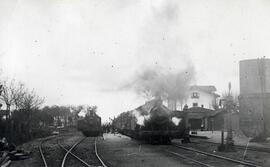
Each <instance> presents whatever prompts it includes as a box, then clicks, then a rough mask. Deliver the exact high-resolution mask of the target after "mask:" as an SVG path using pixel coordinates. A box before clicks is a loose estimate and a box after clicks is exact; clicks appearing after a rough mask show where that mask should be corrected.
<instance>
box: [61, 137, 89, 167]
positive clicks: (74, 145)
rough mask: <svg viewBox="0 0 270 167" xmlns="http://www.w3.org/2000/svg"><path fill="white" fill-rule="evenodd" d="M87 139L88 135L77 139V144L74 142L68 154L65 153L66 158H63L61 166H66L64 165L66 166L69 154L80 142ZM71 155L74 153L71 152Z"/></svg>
mask: <svg viewBox="0 0 270 167" xmlns="http://www.w3.org/2000/svg"><path fill="white" fill-rule="evenodd" d="M85 139H86V137H84V138H82V139H80V140H79V141H77V142H76V143H75V144H73V145H72V147H71V148H70V149H69V150H67V152H66V154H65V156H64V158H63V160H62V164H61V167H64V166H65V162H66V159H67V156H68V154H70V153H71V151H72V150H73V149H74V148H75V147H76V146H77V145H78V144H80V143H81V142H82V141H83V140H85ZM71 155H72V154H71Z"/></svg>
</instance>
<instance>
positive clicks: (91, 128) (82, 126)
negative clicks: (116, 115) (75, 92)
mask: <svg viewBox="0 0 270 167" xmlns="http://www.w3.org/2000/svg"><path fill="white" fill-rule="evenodd" d="M77 129H78V130H79V131H81V132H82V133H83V135H84V136H86V137H96V136H99V135H100V134H101V133H102V129H101V118H100V116H98V115H97V114H96V113H95V112H89V113H87V114H86V115H85V117H84V118H83V119H81V120H78V124H77Z"/></svg>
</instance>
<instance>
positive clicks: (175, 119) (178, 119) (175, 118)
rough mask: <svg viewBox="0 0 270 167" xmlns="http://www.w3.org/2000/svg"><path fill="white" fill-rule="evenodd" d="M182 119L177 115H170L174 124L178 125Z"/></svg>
mask: <svg viewBox="0 0 270 167" xmlns="http://www.w3.org/2000/svg"><path fill="white" fill-rule="evenodd" d="M181 121H182V119H181V118H177V117H172V122H173V123H174V125H176V126H178V125H179V123H180V122H181Z"/></svg>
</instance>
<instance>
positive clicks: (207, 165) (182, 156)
mask: <svg viewBox="0 0 270 167" xmlns="http://www.w3.org/2000/svg"><path fill="white" fill-rule="evenodd" d="M166 151H167V152H169V153H171V154H174V155H176V156H178V157H181V158H183V159H187V160H190V161H192V162H195V163H197V164H200V165H202V166H206V167H214V166H212V165H209V164H206V163H203V162H200V161H197V160H195V159H193V158H189V157H186V156H184V155H181V154H179V153H176V152H173V151H169V150H166Z"/></svg>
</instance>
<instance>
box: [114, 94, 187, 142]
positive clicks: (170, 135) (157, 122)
mask: <svg viewBox="0 0 270 167" xmlns="http://www.w3.org/2000/svg"><path fill="white" fill-rule="evenodd" d="M113 125H114V126H115V128H116V129H117V130H118V131H119V132H120V133H122V134H124V135H127V136H129V137H131V138H135V139H138V140H145V141H147V142H149V143H152V144H169V143H170V142H171V139H174V138H182V139H184V141H188V140H189V139H188V137H189V131H188V129H187V128H186V126H185V116H184V115H181V113H179V112H173V111H171V110H169V109H168V108H167V107H166V106H164V105H163V104H162V100H160V99H155V100H152V101H149V102H146V103H145V104H144V105H142V106H140V107H138V108H136V109H134V110H132V111H127V112H124V113H121V114H120V115H119V116H118V117H117V118H116V119H114V121H113Z"/></svg>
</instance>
